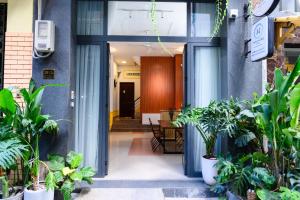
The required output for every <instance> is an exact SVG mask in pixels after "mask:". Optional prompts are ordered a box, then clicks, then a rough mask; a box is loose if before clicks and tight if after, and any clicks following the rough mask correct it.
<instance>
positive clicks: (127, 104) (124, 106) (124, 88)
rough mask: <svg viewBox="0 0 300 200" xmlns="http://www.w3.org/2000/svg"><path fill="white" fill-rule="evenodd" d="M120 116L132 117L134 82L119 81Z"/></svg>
mask: <svg viewBox="0 0 300 200" xmlns="http://www.w3.org/2000/svg"><path fill="white" fill-rule="evenodd" d="M119 97H120V100H119V102H120V114H119V115H120V117H131V118H134V83H130V82H122V83H120V94H119Z"/></svg>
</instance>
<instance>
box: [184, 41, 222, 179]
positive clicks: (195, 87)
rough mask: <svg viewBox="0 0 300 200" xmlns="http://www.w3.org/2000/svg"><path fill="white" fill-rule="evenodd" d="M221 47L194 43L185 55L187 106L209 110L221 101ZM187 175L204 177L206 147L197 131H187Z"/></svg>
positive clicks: (187, 129) (188, 129) (191, 129)
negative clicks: (211, 104)
mask: <svg viewBox="0 0 300 200" xmlns="http://www.w3.org/2000/svg"><path fill="white" fill-rule="evenodd" d="M219 54H220V52H219V47H214V46H208V45H204V44H198V43H190V44H188V45H187V46H186V52H185V56H186V59H185V61H186V62H185V75H186V79H187V80H186V84H185V94H186V96H185V97H186V98H185V105H191V106H192V107H203V106H207V105H208V104H209V102H210V101H211V100H217V99H220V95H221V87H220V86H221V70H220V63H219V62H220V61H219V59H220V55H219ZM185 138H186V139H185V147H186V148H185V162H186V164H185V172H186V175H188V176H192V177H193V176H201V157H202V156H203V155H205V144H204V143H203V141H202V138H201V137H200V134H198V132H197V130H196V129H195V128H193V127H191V126H188V127H186V135H185Z"/></svg>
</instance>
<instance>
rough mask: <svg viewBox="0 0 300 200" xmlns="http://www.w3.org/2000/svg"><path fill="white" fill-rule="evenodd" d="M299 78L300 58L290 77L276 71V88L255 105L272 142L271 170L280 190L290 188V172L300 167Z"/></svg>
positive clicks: (260, 122) (261, 123) (257, 116)
mask: <svg viewBox="0 0 300 200" xmlns="http://www.w3.org/2000/svg"><path fill="white" fill-rule="evenodd" d="M299 76H300V57H299V58H298V60H297V63H296V65H295V68H294V70H293V71H292V72H291V73H290V74H288V75H285V76H284V75H283V74H282V72H281V70H279V69H276V70H275V74H274V86H273V87H272V88H271V89H270V90H269V91H268V92H267V93H266V94H265V95H263V96H262V97H261V98H260V99H258V101H257V103H256V104H255V105H254V106H253V107H254V109H255V110H256V111H257V114H256V121H257V124H258V125H259V126H260V127H261V129H262V130H263V134H264V135H265V136H266V137H267V138H268V140H269V143H270V148H269V151H270V152H271V154H272V158H273V162H272V165H270V168H271V169H272V170H273V173H274V175H275V177H276V179H277V187H278V188H279V187H280V186H287V185H286V184H287V180H288V177H287V171H290V170H292V169H294V168H300V166H299V158H300V156H299V151H300V137H299V133H300V129H299V113H300V84H299V83H298V84H297V85H296V84H295V82H296V80H297V79H298V78H299ZM297 160H298V162H297ZM297 164H298V166H297Z"/></svg>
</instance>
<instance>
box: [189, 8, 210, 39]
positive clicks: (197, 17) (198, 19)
mask: <svg viewBox="0 0 300 200" xmlns="http://www.w3.org/2000/svg"><path fill="white" fill-rule="evenodd" d="M215 16H216V5H215V4H214V3H194V4H192V15H191V18H192V19H191V22H192V27H191V28H192V29H191V36H192V37H210V36H211V34H212V31H213V28H214V23H215V18H216V17H215Z"/></svg>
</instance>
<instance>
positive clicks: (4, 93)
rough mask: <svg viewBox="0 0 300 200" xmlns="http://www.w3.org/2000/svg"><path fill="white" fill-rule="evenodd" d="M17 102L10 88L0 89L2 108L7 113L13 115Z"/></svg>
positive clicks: (0, 106) (0, 105)
mask: <svg viewBox="0 0 300 200" xmlns="http://www.w3.org/2000/svg"><path fill="white" fill-rule="evenodd" d="M16 109H17V107H16V103H15V100H14V97H13V95H12V93H11V91H10V90H8V89H2V90H1V91H0V110H1V111H2V112H3V113H4V114H5V115H11V114H14V113H15V112H16Z"/></svg>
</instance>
